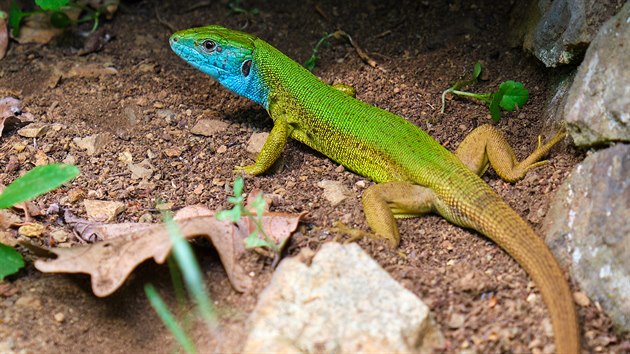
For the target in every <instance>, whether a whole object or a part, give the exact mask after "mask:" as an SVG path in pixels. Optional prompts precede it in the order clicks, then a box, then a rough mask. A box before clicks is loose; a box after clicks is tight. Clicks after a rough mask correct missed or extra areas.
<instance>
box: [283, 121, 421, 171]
mask: <svg viewBox="0 0 630 354" xmlns="http://www.w3.org/2000/svg"><path fill="white" fill-rule="evenodd" d="M291 138H293V139H295V140H297V141H299V142H301V143H304V144H306V145H308V146H309V147H311V148H312V149H314V150H317V151H319V152H321V153H322V154H324V155H326V156H327V157H329V158H330V159H332V160H333V161H335V162H337V163H339V164H341V165H343V166H344V167H346V168H348V169H349V170H351V171H354V172H356V173H358V174H360V175H362V176H365V177H368V178H370V179H371V180H373V181H375V182H378V183H383V182H391V181H405V180H409V178H408V177H407V176H406V173H404V169H403V166H400V165H399V164H397V163H396V161H395V159H392V157H391V156H388V154H387V152H385V151H380V150H379V149H378V148H377V147H375V146H369V144H367V143H366V142H365V141H363V140H362V139H358V138H356V137H352V136H348V135H345V136H344V135H342V134H339V132H328V133H327V132H325V131H318V132H310V131H305V130H302V129H299V128H298V129H294V130H293V131H292V133H291Z"/></svg>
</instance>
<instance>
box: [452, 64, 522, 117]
mask: <svg viewBox="0 0 630 354" xmlns="http://www.w3.org/2000/svg"><path fill="white" fill-rule="evenodd" d="M482 70H483V69H482V67H481V63H480V62H476V63H475V66H474V67H473V72H472V76H471V78H470V80H466V81H462V80H459V81H457V82H456V83H455V84H454V85H453V86H451V87H449V88H448V89H447V90H445V91H444V92H442V113H444V108H445V106H446V102H445V101H446V100H445V98H446V95H447V94H448V93H452V94H455V95H458V96H463V97H470V98H473V99H477V100H480V101H482V102H484V103H485V104H487V105H488V108H489V109H490V115H491V116H492V120H493V121H495V122H498V121H499V120H501V109H503V110H505V111H514V110H516V109H518V108H519V107H523V105H525V103H527V100H528V99H529V91H528V90H527V89H526V88H525V86H524V85H523V84H522V83H520V82H517V81H512V80H508V81H504V82H502V83H501V84H500V85H499V89H498V90H497V91H495V92H489V93H473V92H467V91H460V89H461V88H464V87H466V86H469V85H472V84H474V83H476V82H477V79H478V78H479V75H480V74H481V71H482Z"/></svg>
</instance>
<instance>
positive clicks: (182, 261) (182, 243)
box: [164, 213, 216, 326]
mask: <svg viewBox="0 0 630 354" xmlns="http://www.w3.org/2000/svg"><path fill="white" fill-rule="evenodd" d="M164 223H165V224H166V230H167V232H168V235H169V238H170V240H171V243H172V244H173V250H172V252H173V257H175V261H176V262H177V265H178V266H179V269H181V271H182V275H183V276H184V283H185V284H186V288H187V289H188V293H189V294H190V295H191V297H192V298H193V299H194V300H195V302H196V303H197V310H198V311H199V314H200V315H201V317H203V318H204V319H205V320H206V323H207V324H209V325H212V326H214V325H216V312H215V310H214V306H213V305H212V302H210V297H209V296H208V293H207V291H206V287H205V283H204V281H203V273H202V271H201V268H199V263H197V259H196V258H195V254H194V252H193V249H192V246H191V245H190V244H189V243H188V242H187V241H186V240H185V239H184V236H183V235H182V233H181V231H180V229H179V226H178V225H177V223H176V222H175V221H173V218H172V217H171V216H170V215H169V214H168V213H165V214H164Z"/></svg>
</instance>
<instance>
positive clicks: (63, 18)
mask: <svg viewBox="0 0 630 354" xmlns="http://www.w3.org/2000/svg"><path fill="white" fill-rule="evenodd" d="M50 23H51V24H52V25H53V26H55V27H57V28H66V27H68V26H70V24H71V23H72V21H70V17H68V15H66V13H65V12H62V11H55V12H53V13H52V14H50Z"/></svg>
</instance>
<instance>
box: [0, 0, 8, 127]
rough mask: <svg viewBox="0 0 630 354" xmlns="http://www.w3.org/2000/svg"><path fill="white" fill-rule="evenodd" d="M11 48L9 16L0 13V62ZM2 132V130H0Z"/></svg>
mask: <svg viewBox="0 0 630 354" xmlns="http://www.w3.org/2000/svg"><path fill="white" fill-rule="evenodd" d="M7 48H9V28H8V26H7V15H6V13H4V12H2V11H0V60H2V58H4V56H5V55H6V54H7ZM0 132H1V130H0Z"/></svg>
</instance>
